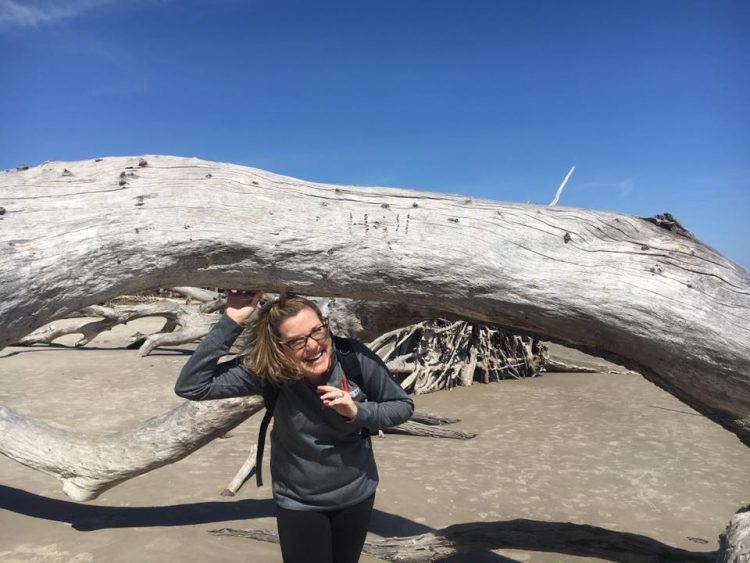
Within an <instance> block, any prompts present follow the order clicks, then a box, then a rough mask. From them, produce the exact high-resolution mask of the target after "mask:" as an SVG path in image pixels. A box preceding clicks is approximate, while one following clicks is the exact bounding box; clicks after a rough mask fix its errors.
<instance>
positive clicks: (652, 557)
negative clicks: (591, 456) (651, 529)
mask: <svg viewBox="0 0 750 563" xmlns="http://www.w3.org/2000/svg"><path fill="white" fill-rule="evenodd" d="M209 533H211V534H213V535H215V536H233V537H241V538H247V539H252V540H257V541H265V542H272V543H278V541H279V539H278V534H277V533H276V532H274V531H273V530H263V529H249V530H238V529H233V528H221V529H218V530H210V531H209ZM488 549H523V550H529V551H547V552H553V553H564V554H566V555H575V556H579V557H597V558H599V559H605V560H607V561H617V562H618V563H664V562H670V561H671V562H674V563H692V562H695V563H699V562H700V563H709V562H711V563H713V562H714V561H716V553H715V552H695V551H687V550H684V549H679V548H676V547H672V546H669V545H666V544H663V543H661V542H659V541H656V540H654V539H651V538H649V537H646V536H642V535H639V534H630V533H626V532H615V531H612V530H607V529H606V528H600V527H597V526H588V525H585V524H573V523H569V522H537V521H533V520H509V521H506V522H471V523H466V524H455V525H453V526H449V527H447V528H443V529H441V530H436V531H434V532H428V533H426V534H421V535H418V536H408V537H396V538H385V539H382V540H376V541H368V542H365V547H364V552H365V553H367V554H369V555H372V556H374V557H377V558H379V559H383V560H385V561H400V562H404V563H405V562H414V563H416V562H420V561H435V560H438V559H443V558H446V557H450V556H453V555H458V554H469V553H472V552H476V551H484V550H488ZM733 563H737V562H733Z"/></svg>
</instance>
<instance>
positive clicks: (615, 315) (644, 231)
mask: <svg viewBox="0 0 750 563" xmlns="http://www.w3.org/2000/svg"><path fill="white" fill-rule="evenodd" d="M66 170H67V172H66ZM667 219H669V218H666V217H665V218H662V219H654V220H644V219H640V218H636V217H630V216H626V215H620V214H615V213H604V212H594V211H588V210H582V209H570V208H562V207H554V208H545V207H540V206H532V205H518V204H503V203H497V202H492V201H485V200H475V199H468V198H459V197H452V196H444V195H438V194H429V193H423V192H416V191H407V190H395V189H394V190H386V189H377V188H362V187H350V186H332V185H325V184H319V183H314V182H305V181H302V180H296V179H293V178H288V177H284V176H279V175H276V174H271V173H268V172H264V171H262V170H257V169H253V168H245V167H241V166H233V165H229V164H218V163H212V162H205V161H201V160H197V159H185V158H175V157H163V156H153V157H145V158H137V157H136V158H127V157H117V158H104V159H96V160H89V161H81V162H48V163H45V164H43V165H41V166H38V167H34V168H29V169H16V170H7V171H4V172H0V248H2V249H3V252H2V253H0V346H5V345H7V344H9V343H11V342H15V341H17V340H18V339H19V338H21V337H22V336H24V335H25V334H28V333H29V332H31V331H32V330H34V329H35V328H37V327H39V326H41V325H42V324H44V323H46V322H48V321H50V320H54V319H57V318H60V317H63V316H65V315H66V314H67V313H70V312H72V311H76V310H78V309H81V308H83V307H85V306H87V305H91V304H93V303H98V302H102V301H104V300H106V299H107V298H109V297H114V296H116V295H122V294H124V293H129V292H135V291H138V290H141V289H145V288H149V287H169V286H175V285H184V284H185V283H186V282H187V283H188V284H189V285H194V286H201V287H258V288H262V289H267V290H271V291H272V290H274V289H276V288H278V286H279V284H280V283H282V282H283V283H284V284H286V285H287V286H288V287H289V288H291V289H292V290H294V291H297V292H299V293H303V294H312V295H320V296H337V295H338V296H344V297H350V298H354V299H360V300H375V301H390V302H394V303H405V304H406V303H408V304H412V305H416V306H423V307H426V308H431V309H436V310H439V311H444V312H447V313H452V314H454V315H459V316H460V317H462V318H465V319H467V320H473V321H479V322H486V323H490V324H497V325H499V326H503V327H505V328H508V329H509V330H512V331H516V332H522V333H528V334H532V335H536V336H538V337H541V338H543V339H550V340H555V341H559V342H561V343H565V344H569V345H572V346H575V347H578V348H581V349H583V350H586V351H593V352H594V353H596V354H599V355H606V356H609V357H610V358H612V359H615V360H618V361H621V362H626V363H628V364H629V365H630V366H632V367H633V368H635V369H637V370H638V371H640V372H641V373H644V375H645V376H646V377H648V378H649V379H650V380H651V381H653V382H655V383H656V384H657V385H659V386H661V387H663V388H664V389H666V390H667V391H668V392H670V393H672V394H673V395H675V396H676V397H678V398H679V399H681V400H682V401H684V402H685V403H687V404H689V405H690V406H692V407H693V408H695V409H696V410H698V411H699V412H701V413H702V414H704V415H705V416H707V417H709V418H711V419H712V420H714V421H716V422H717V423H719V424H721V425H722V426H724V427H725V428H727V429H728V430H730V431H732V432H734V433H735V434H737V436H738V437H739V438H740V439H741V440H742V441H743V442H744V443H745V444H747V445H750V369H749V368H750V354H749V353H748V350H750V274H749V273H748V272H747V271H746V270H745V269H743V268H742V267H740V266H738V265H737V264H735V263H733V262H731V261H730V260H727V259H726V258H724V257H723V256H721V255H720V254H719V253H717V252H715V251H714V250H712V249H711V248H709V247H707V246H705V245H704V244H702V243H700V242H699V241H697V240H695V239H693V238H691V237H689V236H686V235H685V234H684V233H683V232H681V231H679V230H675V229H676V227H677V224H676V222H674V221H671V222H670V221H667ZM660 225H661V226H660ZM670 229H672V230H670Z"/></svg>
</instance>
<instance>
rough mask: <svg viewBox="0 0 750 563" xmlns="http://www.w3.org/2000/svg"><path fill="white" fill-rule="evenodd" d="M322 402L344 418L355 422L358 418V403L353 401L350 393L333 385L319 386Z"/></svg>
mask: <svg viewBox="0 0 750 563" xmlns="http://www.w3.org/2000/svg"><path fill="white" fill-rule="evenodd" d="M317 390H318V393H320V400H321V401H323V404H324V405H325V406H327V407H329V408H332V409H333V410H335V411H336V412H337V413H339V414H340V415H341V416H343V417H344V418H347V419H349V420H354V418H355V417H356V416H357V403H355V402H354V400H352V398H351V397H350V396H349V393H347V392H346V391H342V390H341V389H339V388H338V387H332V386H331V385H318V387H317Z"/></svg>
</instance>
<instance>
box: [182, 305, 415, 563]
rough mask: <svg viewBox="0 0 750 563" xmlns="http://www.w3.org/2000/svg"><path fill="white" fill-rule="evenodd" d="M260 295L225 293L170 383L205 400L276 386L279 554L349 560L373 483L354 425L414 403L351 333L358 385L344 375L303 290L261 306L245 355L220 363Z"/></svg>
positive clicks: (389, 420)
mask: <svg viewBox="0 0 750 563" xmlns="http://www.w3.org/2000/svg"><path fill="white" fill-rule="evenodd" d="M261 295H262V294H261V292H253V293H250V294H242V293H232V292H228V293H227V307H226V310H225V314H224V315H223V316H222V318H221V319H220V320H219V322H218V323H217V324H216V325H215V326H214V327H213V328H212V329H211V331H210V332H209V333H208V335H207V336H206V337H205V338H204V340H203V342H202V343H201V344H200V346H198V349H197V350H196V351H195V353H194V354H193V356H192V357H191V359H190V361H188V363H187V364H186V365H185V367H184V368H183V370H182V372H181V373H180V376H179V379H178V380H177V384H176V386H175V392H176V393H177V394H178V395H180V396H181V397H185V398H186V399H193V400H204V399H220V398H226V397H237V396H241V395H254V394H261V393H262V392H263V386H264V382H267V383H268V384H270V385H273V386H274V387H276V388H278V389H279V393H278V399H277V401H276V406H275V408H274V411H273V414H274V428H273V431H272V432H271V476H272V479H273V497H274V500H275V501H276V505H277V524H278V530H279V540H280V543H281V552H282V555H283V558H284V561H285V562H287V563H292V562H305V563H309V562H312V561H320V562H325V563H330V562H336V563H339V562H341V563H344V562H356V561H357V560H358V559H359V555H360V553H361V551H362V545H363V544H364V541H365V536H366V534H367V527H368V524H369V520H370V514H371V512H372V506H373V502H374V500H375V489H376V487H377V484H378V473H377V468H376V466H375V459H374V457H373V453H372V445H371V443H370V439H369V438H367V439H364V438H363V437H362V432H361V431H362V429H363V428H367V429H370V430H371V431H377V430H379V429H382V428H388V427H390V426H395V425H397V424H401V423H402V422H404V421H405V420H407V419H408V418H409V417H410V416H411V415H412V412H413V411H414V404H413V403H412V401H411V400H410V399H409V398H408V397H407V396H406V393H405V392H404V391H403V389H401V387H400V386H399V385H398V384H397V383H396V382H395V381H394V380H393V379H392V378H391V376H390V373H389V372H388V369H387V368H386V367H385V364H384V363H383V362H382V361H381V360H380V358H378V356H377V355H375V354H374V353H373V352H371V351H370V350H369V349H367V348H366V347H365V346H364V345H363V344H361V343H359V342H356V341H350V342H351V344H352V348H353V349H354V353H355V355H356V359H357V360H358V361H359V366H360V368H361V382H362V386H361V387H362V388H361V389H360V388H359V386H358V385H356V383H354V382H353V381H351V380H350V379H347V377H346V374H345V373H344V371H343V368H342V366H341V364H340V362H339V361H338V358H337V351H336V349H335V345H334V342H333V339H332V338H331V335H330V333H329V331H328V324H327V322H326V320H325V319H324V318H323V316H322V314H321V313H320V310H319V309H318V307H317V306H316V305H315V303H313V302H312V301H309V300H307V299H304V298H301V297H290V298H288V299H285V298H283V297H282V298H281V299H280V300H277V301H275V302H273V303H271V304H269V305H267V306H265V307H263V308H261V310H260V311H258V314H257V316H256V318H255V320H254V322H253V325H252V327H251V333H250V352H249V354H247V355H246V356H244V358H236V359H234V360H232V361H229V362H224V363H219V359H220V358H221V357H222V356H225V355H226V354H228V353H229V349H230V347H231V346H232V344H233V343H234V341H235V340H236V339H237V337H238V336H239V335H240V333H241V332H242V330H243V328H244V327H245V326H246V325H247V323H248V320H249V318H250V316H251V314H252V313H253V311H254V310H255V308H256V307H257V305H258V301H259V300H260V297H261ZM365 434H366V433H365ZM257 469H258V470H259V469H260V468H257Z"/></svg>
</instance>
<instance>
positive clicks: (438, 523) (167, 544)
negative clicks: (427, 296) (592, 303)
mask: <svg viewBox="0 0 750 563" xmlns="http://www.w3.org/2000/svg"><path fill="white" fill-rule="evenodd" d="M158 324H159V323H158V322H156V324H155V323H154V321H153V320H145V321H138V322H133V323H130V324H129V325H128V326H126V327H118V328H116V329H115V330H113V331H112V332H110V333H106V334H104V335H102V336H100V337H99V338H97V339H96V340H94V341H93V342H92V343H91V344H90V345H89V346H88V347H86V348H83V349H74V348H69V347H49V346H35V347H32V348H14V347H11V348H6V349H5V350H2V351H0V381H1V382H2V385H0V403H2V404H4V405H7V406H9V407H11V408H13V409H15V410H17V411H19V412H21V413H23V414H25V415H28V416H32V417H34V418H37V419H39V420H43V421H45V422H47V423H49V424H52V425H54V426H57V427H60V428H65V429H71V430H76V431H81V432H86V433H90V434H91V435H94V436H100V435H104V434H108V433H114V432H116V431H118V430H122V429H124V428H128V427H130V426H133V425H135V424H136V423H138V422H141V421H143V420H145V419H147V418H149V417H151V416H155V415H158V414H161V413H163V412H165V411H167V410H169V409H171V408H173V407H175V406H177V405H178V404H180V402H181V399H179V398H178V397H176V396H175V395H174V394H173V391H172V386H173V385H174V381H175V378H176V377H177V374H178V372H179V370H180V367H181V366H182V365H183V364H184V362H185V361H186V359H187V355H188V354H189V353H190V347H187V346H186V347H181V348H175V349H167V350H159V351H157V352H156V353H154V354H153V355H151V356H149V357H146V358H139V357H138V356H137V354H136V352H135V351H133V350H125V349H123V348H122V346H123V344H125V343H126V342H127V340H128V336H129V335H130V334H132V333H134V332H136V331H137V330H141V331H144V332H145V331H147V330H149V329H154V328H155V327H157V326H158ZM74 340H75V337H65V338H64V339H61V340H60V342H63V343H68V344H70V343H72V342H73V341H74ZM557 353H558V354H561V355H567V356H568V357H570V358H571V359H576V360H578V361H584V362H585V361H588V362H591V363H593V364H595V365H598V366H600V368H601V369H602V373H596V374H546V375H544V376H543V377H540V378H536V379H532V380H523V381H507V382H501V383H494V384H489V385H481V384H475V385H473V386H472V387H470V388H462V389H457V390H453V391H447V392H440V393H435V394H431V395H426V396H420V397H417V398H416V403H417V408H418V409H419V410H422V411H427V412H433V413H437V414H442V415H448V416H456V417H459V418H461V419H462V422H461V423H460V424H459V425H458V426H460V427H461V428H463V429H465V430H471V431H476V432H479V436H478V437H477V438H475V439H474V440H470V441H455V440H438V439H428V438H415V437H408V436H395V435H388V436H386V437H385V438H383V439H374V444H375V451H376V457H377V460H378V465H379V469H380V475H381V485H380V488H379V490H378V494H377V497H376V503H375V508H376V511H375V514H374V518H373V522H372V525H371V527H370V532H371V534H370V538H371V539H377V538H378V537H388V536H403V535H411V534H416V533H422V532H425V531H429V530H432V529H437V528H441V527H444V526H448V525H451V524H455V523H461V522H474V521H500V522H502V521H508V520H513V519H519V518H523V519H529V520H533V521H540V522H572V523H575V524H589V525H594V526H599V527H601V528H604V529H606V530H609V531H611V532H612V534H613V535H614V534H616V533H617V532H629V533H634V534H641V535H643V536H645V537H647V538H651V539H653V540H657V541H660V542H663V543H665V544H668V545H671V546H674V547H678V548H682V549H687V550H690V551H696V552H704V551H712V550H715V549H716V548H717V538H718V535H719V534H720V533H721V532H722V531H723V529H724V527H725V526H726V523H727V522H728V520H729V518H730V517H731V516H732V514H733V513H734V512H735V511H736V510H737V509H738V508H740V507H741V506H744V505H746V504H747V503H748V502H749V501H750V499H749V497H750V494H749V493H748V491H750V471H748V470H747V468H748V467H750V450H748V449H747V448H746V447H744V446H743V445H742V444H740V442H739V440H738V439H737V438H736V437H735V436H734V435H733V434H730V433H729V432H727V431H725V430H723V429H722V428H720V427H718V426H717V425H715V424H714V423H712V422H710V421H709V420H708V419H706V418H704V417H702V416H700V415H698V414H697V413H695V412H694V411H692V410H691V409H690V408H688V407H687V406H685V405H683V404H682V403H680V402H678V401H677V400H676V399H675V398H673V397H672V396H671V395H669V394H666V393H664V392H663V391H661V390H660V389H658V388H657V387H655V386H654V385H652V384H651V383H649V382H647V381H646V380H644V379H643V378H642V377H641V376H639V375H637V374H633V373H619V374H614V373H608V371H609V370H610V369H616V368H615V367H614V366H612V365H611V364H607V363H606V362H603V361H599V360H596V359H591V358H588V357H585V356H583V355H580V354H579V353H577V352H571V351H566V350H564V349H557ZM258 418H259V417H257V416H256V417H253V418H252V419H251V420H250V421H248V422H246V423H245V424H243V425H241V426H240V427H238V428H237V429H235V430H234V431H232V433H231V435H230V437H228V438H225V439H220V440H216V441H214V442H212V443H211V444H209V445H207V446H206V447H204V448H203V449H201V450H199V451H198V452H196V453H195V454H193V455H191V456H189V457H188V458H187V459H184V460H182V461H180V462H177V463H175V464H172V465H170V466H167V467H163V468H160V469H157V470H155V471H152V472H151V473H148V474H146V475H143V476H140V477H138V478H135V479H133V480H131V481H127V482H125V483H123V484H121V485H118V486H117V487H115V488H113V489H111V490H109V491H106V492H105V493H104V494H102V496H101V497H100V498H98V499H96V500H94V501H91V502H88V503H76V502H73V501H71V500H69V499H68V498H67V497H66V496H65V495H64V494H63V492H62V490H61V488H60V486H59V483H58V482H57V481H56V480H55V479H54V478H52V477H50V476H47V475H44V474H42V473H40V472H37V471H34V470H32V469H29V468H27V467H24V466H22V465H20V464H18V463H17V462H15V461H13V460H11V459H9V458H6V457H2V456H0V476H1V478H0V561H3V562H31V561H34V562H44V563H48V562H75V563H84V562H86V563H88V562H91V561H96V562H99V561H101V562H113V563H114V562H125V561H128V562H130V561H138V562H157V561H159V562H163V561H180V562H182V561H185V562H199V561H200V562H204V561H211V562H214V561H215V562H225V561H226V562H229V561H253V562H258V563H266V562H268V563H270V562H276V561H280V555H279V551H278V547H277V546H275V545H273V544H266V543H262V542H255V541H251V540H246V539H241V538H231V537H215V536H212V535H210V534H208V533H207V531H208V530H211V529H216V528H223V527H233V528H251V527H252V528H275V522H274V519H273V503H272V501H271V500H270V489H269V487H264V488H261V489H257V488H256V487H255V484H254V482H249V483H247V484H246V485H245V486H244V487H243V488H242V489H241V490H240V492H239V493H238V495H237V496H236V497H233V498H228V497H221V496H220V495H219V493H220V491H221V490H222V489H223V488H224V486H225V485H226V484H227V482H228V481H229V479H230V478H231V477H232V476H233V475H234V473H235V472H236V470H237V469H238V468H239V466H240V465H241V464H242V462H243V461H244V459H245V457H246V456H247V453H248V451H249V448H250V445H251V444H252V443H253V442H254V440H255V437H256V433H257V425H258V423H259V420H258ZM267 460H268V456H266V463H267ZM264 474H265V475H266V477H267V476H268V469H267V467H266V469H265V471H264ZM362 561H363V562H374V561H377V559H374V558H372V557H369V556H363V558H362ZM451 561H530V562H542V563H547V562H567V561H597V559H593V558H588V559H587V558H582V557H575V556H571V555H566V554H564V553H542V552H534V551H526V550H522V549H505V550H498V551H495V552H484V553H474V554H464V555H461V556H456V557H454V558H452V559H451Z"/></svg>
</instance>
